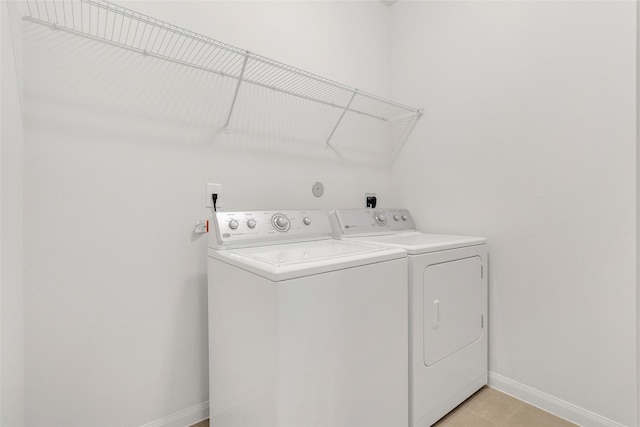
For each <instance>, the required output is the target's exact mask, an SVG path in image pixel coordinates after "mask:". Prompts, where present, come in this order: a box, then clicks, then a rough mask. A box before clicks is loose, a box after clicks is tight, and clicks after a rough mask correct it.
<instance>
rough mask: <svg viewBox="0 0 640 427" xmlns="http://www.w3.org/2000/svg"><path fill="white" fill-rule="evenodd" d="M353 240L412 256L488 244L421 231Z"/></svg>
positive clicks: (481, 240)
mask: <svg viewBox="0 0 640 427" xmlns="http://www.w3.org/2000/svg"><path fill="white" fill-rule="evenodd" d="M353 240H357V241H358V242H368V243H375V244H378V245H384V246H388V247H396V248H402V249H404V250H406V251H407V252H408V253H409V254H410V255H416V254H424V253H429V252H436V251H442V250H446V249H456V248H464V247H467V246H475V245H482V244H485V243H486V242H487V240H486V239H485V238H483V237H473V236H456V235H447V234H428V233H421V232H419V231H412V232H407V233H398V234H388V235H383V236H369V237H358V238H354V239H353Z"/></svg>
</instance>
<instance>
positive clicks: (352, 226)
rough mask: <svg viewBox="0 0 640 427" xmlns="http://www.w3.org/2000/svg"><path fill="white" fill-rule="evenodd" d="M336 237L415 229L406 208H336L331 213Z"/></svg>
mask: <svg viewBox="0 0 640 427" xmlns="http://www.w3.org/2000/svg"><path fill="white" fill-rule="evenodd" d="M329 217H330V220H331V226H332V228H333V235H334V237H338V238H342V237H356V236H375V235H380V234H395V233H402V232H403V231H415V229H416V225H415V223H414V222H413V218H412V217H411V214H410V213H409V211H408V210H406V209H371V208H366V209H336V210H334V211H332V212H331V213H330V214H329Z"/></svg>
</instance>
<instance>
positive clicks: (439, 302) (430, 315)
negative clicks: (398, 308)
mask: <svg viewBox="0 0 640 427" xmlns="http://www.w3.org/2000/svg"><path fill="white" fill-rule="evenodd" d="M423 292H424V293H423V303H424V305H423V307H424V311H423V321H424V329H423V331H424V341H423V345H424V363H425V365H427V366H432V365H434V364H435V363H437V362H438V361H440V360H442V359H444V358H445V357H447V356H449V355H451V354H453V353H455V352H457V351H458V350H460V349H462V348H463V347H465V346H467V345H469V344H471V343H473V342H474V341H476V340H478V339H479V338H480V336H481V334H482V328H483V324H482V323H483V321H484V320H483V319H482V260H481V258H480V257H478V256H473V257H469V258H462V259H457V260H453V261H448V262H442V263H438V264H431V265H428V266H427V267H426V268H425V270H424V276H423Z"/></svg>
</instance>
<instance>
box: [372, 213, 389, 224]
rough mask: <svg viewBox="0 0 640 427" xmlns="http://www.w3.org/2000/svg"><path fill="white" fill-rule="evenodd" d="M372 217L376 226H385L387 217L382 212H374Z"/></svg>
mask: <svg viewBox="0 0 640 427" xmlns="http://www.w3.org/2000/svg"><path fill="white" fill-rule="evenodd" d="M373 217H374V218H375V220H376V222H377V223H378V224H386V222H387V217H386V216H385V215H384V214H383V213H382V212H375V213H374V214H373Z"/></svg>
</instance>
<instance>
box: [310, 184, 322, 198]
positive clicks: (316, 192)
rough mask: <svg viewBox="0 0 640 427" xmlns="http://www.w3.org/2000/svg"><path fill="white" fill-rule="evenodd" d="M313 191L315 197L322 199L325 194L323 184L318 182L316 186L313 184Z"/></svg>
mask: <svg viewBox="0 0 640 427" xmlns="http://www.w3.org/2000/svg"><path fill="white" fill-rule="evenodd" d="M311 191H312V192H313V195H314V196H316V197H320V196H322V195H323V194H324V185H322V183H321V182H316V183H315V184H313V187H311Z"/></svg>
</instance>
